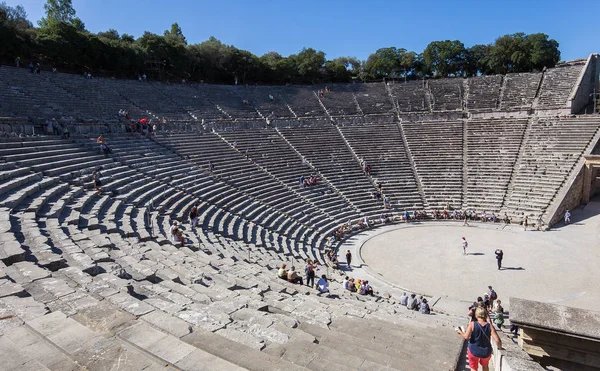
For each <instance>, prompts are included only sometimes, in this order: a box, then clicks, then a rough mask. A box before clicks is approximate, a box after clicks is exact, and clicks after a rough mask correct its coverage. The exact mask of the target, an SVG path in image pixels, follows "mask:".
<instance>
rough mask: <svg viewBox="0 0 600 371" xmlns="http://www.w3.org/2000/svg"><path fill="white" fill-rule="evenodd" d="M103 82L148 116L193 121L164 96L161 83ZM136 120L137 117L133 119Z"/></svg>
mask: <svg viewBox="0 0 600 371" xmlns="http://www.w3.org/2000/svg"><path fill="white" fill-rule="evenodd" d="M103 82H104V83H105V84H106V86H107V88H108V89H113V90H114V91H116V92H118V93H119V94H120V95H121V96H123V97H125V98H126V99H127V100H129V101H130V102H131V103H133V104H135V105H136V106H137V107H139V108H140V109H141V110H142V111H143V112H146V113H147V114H148V115H153V116H155V117H159V118H163V117H164V118H166V119H168V120H188V121H189V120H191V119H192V117H191V116H190V115H189V114H188V113H187V112H186V111H185V110H184V109H183V107H182V106H181V104H179V102H177V101H174V100H173V99H171V98H170V97H168V96H166V95H164V94H162V92H161V91H160V86H161V85H162V84H160V83H154V82H152V83H147V82H140V81H135V80H109V79H105V80H103ZM133 118H136V117H133Z"/></svg>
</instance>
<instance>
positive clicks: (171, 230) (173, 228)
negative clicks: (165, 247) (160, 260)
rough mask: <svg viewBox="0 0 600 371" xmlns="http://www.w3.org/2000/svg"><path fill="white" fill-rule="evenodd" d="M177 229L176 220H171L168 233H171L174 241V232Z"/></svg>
mask: <svg viewBox="0 0 600 371" xmlns="http://www.w3.org/2000/svg"><path fill="white" fill-rule="evenodd" d="M176 231H177V220H175V221H173V225H171V229H170V230H169V233H170V234H171V240H172V241H173V242H176V240H175V237H176V236H175V232H176Z"/></svg>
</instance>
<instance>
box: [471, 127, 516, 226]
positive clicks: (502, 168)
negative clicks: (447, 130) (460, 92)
mask: <svg viewBox="0 0 600 371" xmlns="http://www.w3.org/2000/svg"><path fill="white" fill-rule="evenodd" d="M466 125H467V179H468V181H467V188H466V192H467V193H466V194H465V196H464V198H465V203H464V206H465V208H468V209H471V210H477V211H486V212H487V213H488V214H490V215H491V213H496V214H497V213H498V212H499V211H500V209H501V208H502V202H503V200H504V196H505V193H506V190H507V187H508V183H509V182H510V178H511V175H512V172H513V168H514V166H515V162H516V160H517V156H518V154H519V149H520V146H521V141H522V138H523V135H524V131H525V127H526V125H527V119H493V120H483V119H472V120H468V121H467V123H466Z"/></svg>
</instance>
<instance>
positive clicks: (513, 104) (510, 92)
mask: <svg viewBox="0 0 600 371" xmlns="http://www.w3.org/2000/svg"><path fill="white" fill-rule="evenodd" d="M541 78H542V74H541V73H539V72H531V73H510V74H507V75H506V77H505V78H504V80H505V81H504V90H503V93H502V99H501V101H500V109H502V110H514V109H530V108H531V105H532V104H533V100H534V99H535V95H536V94H537V90H538V87H539V85H540V79H541Z"/></svg>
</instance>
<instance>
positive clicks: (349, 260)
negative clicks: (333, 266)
mask: <svg viewBox="0 0 600 371" xmlns="http://www.w3.org/2000/svg"><path fill="white" fill-rule="evenodd" d="M350 264H352V253H350V250H347V251H346V265H347V266H348V268H350Z"/></svg>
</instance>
